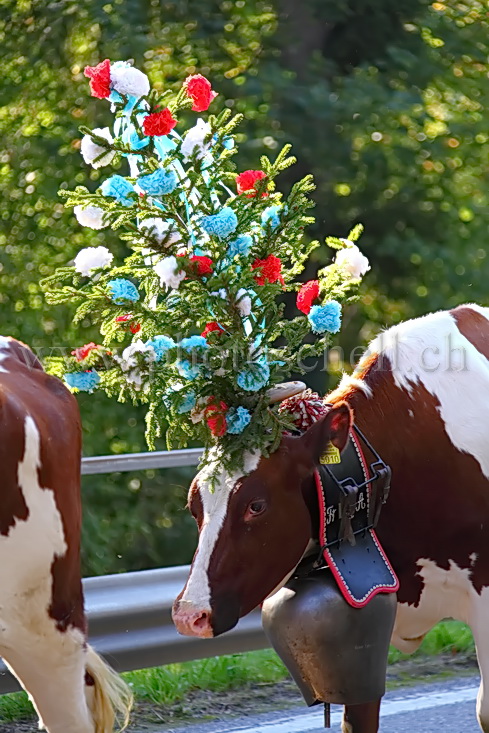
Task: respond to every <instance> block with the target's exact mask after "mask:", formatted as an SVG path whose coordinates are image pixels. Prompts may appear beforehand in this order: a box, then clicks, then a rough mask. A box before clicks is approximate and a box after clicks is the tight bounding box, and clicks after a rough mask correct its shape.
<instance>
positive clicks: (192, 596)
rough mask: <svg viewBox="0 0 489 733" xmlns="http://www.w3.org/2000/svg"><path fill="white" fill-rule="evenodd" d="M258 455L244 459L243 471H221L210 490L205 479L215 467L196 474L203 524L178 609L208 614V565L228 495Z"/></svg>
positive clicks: (209, 596) (223, 515)
mask: <svg viewBox="0 0 489 733" xmlns="http://www.w3.org/2000/svg"><path fill="white" fill-rule="evenodd" d="M260 457H261V456H260V454H259V453H247V454H246V455H245V466H244V471H241V472H237V473H234V474H229V473H227V472H226V471H221V473H220V474H219V478H218V480H217V481H216V483H215V486H214V490H213V491H212V492H211V491H210V490H209V482H208V476H209V472H210V471H211V470H215V465H211V467H210V468H209V469H204V470H202V471H200V473H199V474H198V475H197V479H196V480H197V486H198V489H199V495H200V499H201V501H202V509H203V521H202V526H201V529H200V533H199V544H198V547H197V551H196V554H195V557H194V561H193V564H192V569H191V571H190V576H189V579H188V581H187V585H186V586H185V590H184V592H183V594H182V597H181V599H180V606H181V607H185V606H190V607H192V608H198V609H199V610H205V611H210V610H211V590H210V586H209V575H208V571H209V563H210V560H211V557H212V553H213V551H214V548H215V546H216V543H217V540H218V538H219V533H220V531H221V528H222V526H223V524H224V520H225V518H226V514H227V508H228V504H229V499H230V496H231V492H232V491H233V489H234V487H235V486H236V483H237V482H238V481H239V479H241V478H243V476H246V475H247V474H249V473H251V471H254V470H255V469H256V467H257V466H258V463H259V461H260Z"/></svg>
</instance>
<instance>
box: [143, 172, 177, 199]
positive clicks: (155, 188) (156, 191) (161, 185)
mask: <svg viewBox="0 0 489 733" xmlns="http://www.w3.org/2000/svg"><path fill="white" fill-rule="evenodd" d="M137 183H138V185H139V186H140V187H141V188H142V189H143V191H144V192H145V193H149V194H150V195H151V196H164V195H165V194H167V193H172V191H174V190H175V188H176V187H177V183H178V178H177V174H176V173H175V171H169V170H165V169H164V168H159V169H158V170H157V171H155V172H154V173H150V174H149V175H147V176H141V178H138V180H137Z"/></svg>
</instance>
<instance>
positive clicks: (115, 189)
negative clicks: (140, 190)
mask: <svg viewBox="0 0 489 733" xmlns="http://www.w3.org/2000/svg"><path fill="white" fill-rule="evenodd" d="M100 190H101V192H102V193H103V195H104V196H111V197H112V198H114V199H115V200H116V201H117V203H118V204H122V205H123V206H131V205H132V201H131V199H128V198H127V195H128V194H129V193H133V192H134V188H133V186H132V183H129V181H126V179H125V178H123V177H122V176H117V175H115V176H111V177H110V178H107V179H106V180H105V181H104V182H103V183H102V185H101V186H100Z"/></svg>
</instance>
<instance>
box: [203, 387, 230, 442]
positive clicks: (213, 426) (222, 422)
mask: <svg viewBox="0 0 489 733" xmlns="http://www.w3.org/2000/svg"><path fill="white" fill-rule="evenodd" d="M210 399H211V400H212V399H213V397H211V398H210ZM227 411H228V406H227V405H226V403H225V402H222V401H221V402H219V404H216V403H215V402H211V403H210V404H209V405H208V406H207V407H206V408H205V411H204V412H205V418H206V422H207V425H208V426H209V429H210V431H211V433H212V435H215V436H216V438H220V437H221V436H222V435H224V433H225V432H226V430H227V427H228V426H227V422H226V412H227Z"/></svg>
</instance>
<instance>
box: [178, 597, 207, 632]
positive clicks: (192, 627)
mask: <svg viewBox="0 0 489 733" xmlns="http://www.w3.org/2000/svg"><path fill="white" fill-rule="evenodd" d="M172 619H173V623H174V624H175V627H176V629H177V631H178V633H179V634H182V635H183V636H197V637H199V638H201V639H210V638H211V637H213V636H214V631H213V629H212V624H211V611H210V609H202V608H196V607H195V606H194V605H193V604H192V603H189V602H188V601H179V600H177V601H175V603H174V604H173V610H172Z"/></svg>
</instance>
